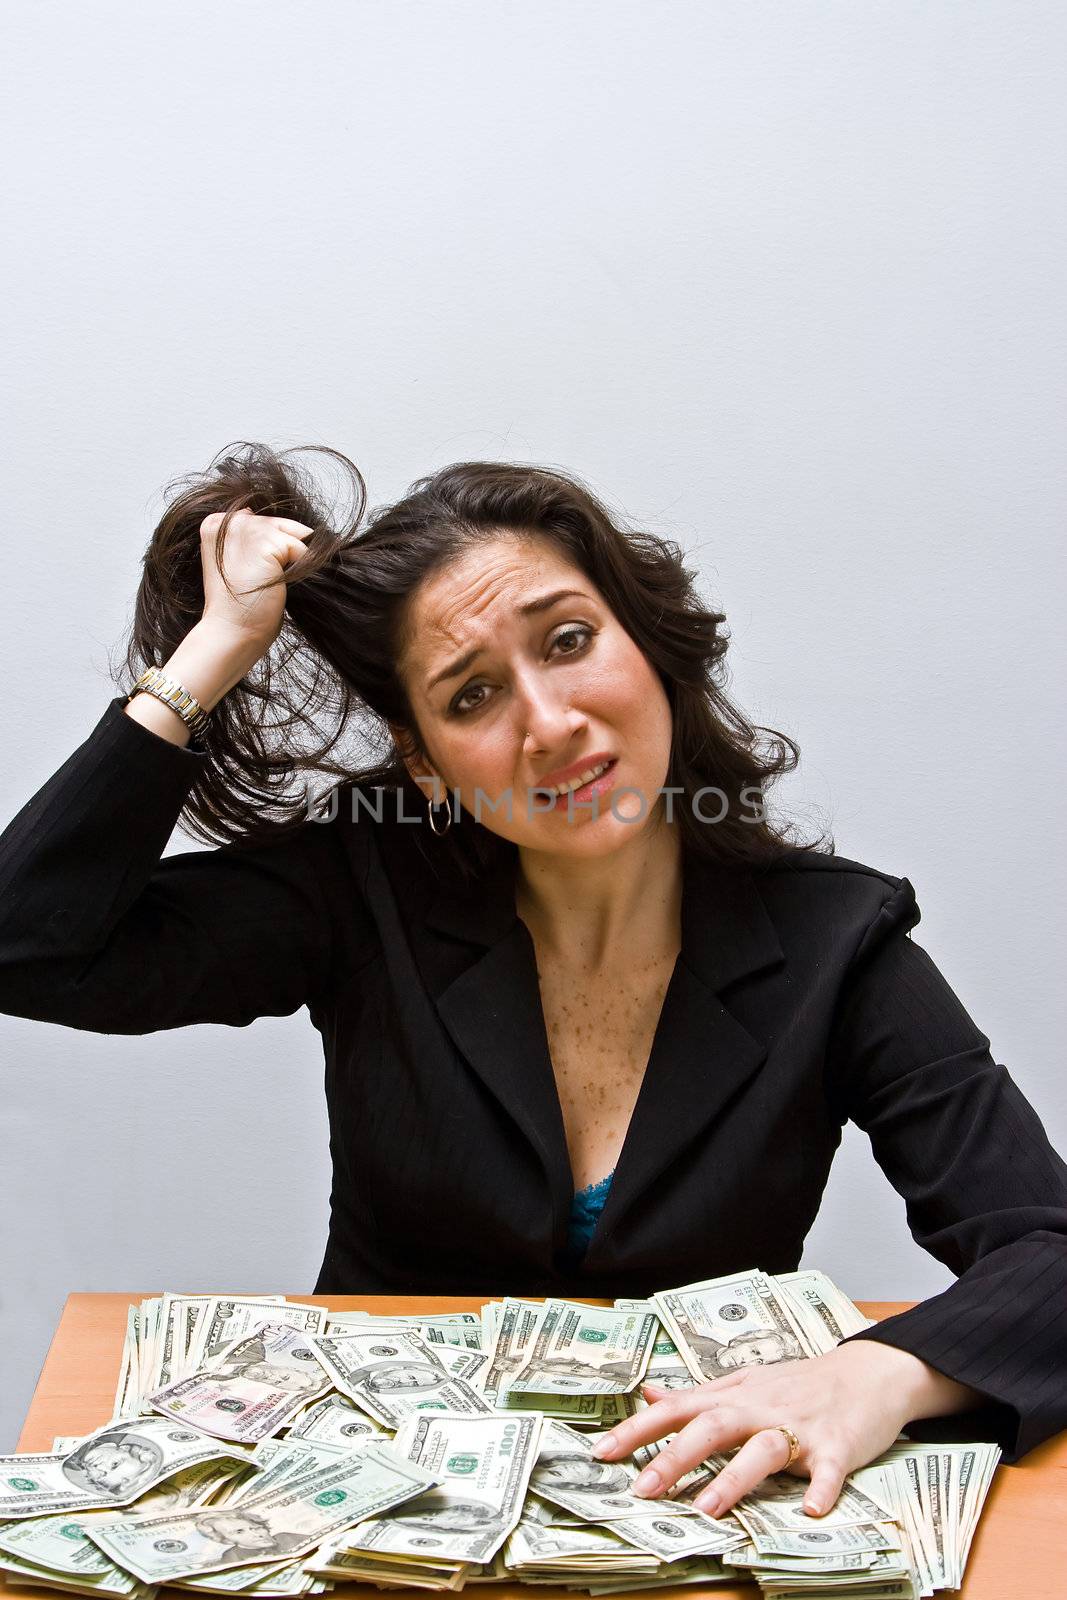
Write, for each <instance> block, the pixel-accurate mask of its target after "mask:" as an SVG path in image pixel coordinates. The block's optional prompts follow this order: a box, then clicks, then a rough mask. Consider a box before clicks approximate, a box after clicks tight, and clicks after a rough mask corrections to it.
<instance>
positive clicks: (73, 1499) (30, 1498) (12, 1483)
mask: <svg viewBox="0 0 1067 1600" xmlns="http://www.w3.org/2000/svg"><path fill="white" fill-rule="evenodd" d="M227 1458H229V1459H236V1460H237V1461H238V1462H240V1463H242V1464H243V1463H244V1462H245V1461H246V1460H247V1457H246V1455H245V1453H244V1452H243V1451H240V1450H238V1449H236V1448H235V1447H234V1446H232V1445H231V1446H225V1445H222V1444H220V1443H219V1442H218V1441H217V1440H215V1439H208V1438H205V1437H204V1435H203V1433H200V1432H197V1431H195V1430H194V1429H192V1428H187V1427H178V1426H176V1425H175V1424H174V1423H173V1422H172V1421H168V1420H166V1419H164V1418H162V1417H139V1418H135V1419H131V1420H130V1421H128V1422H121V1423H118V1424H115V1423H111V1422H109V1423H106V1424H105V1425H104V1427H102V1428H97V1429H96V1430H95V1432H93V1433H90V1434H87V1435H86V1436H85V1437H84V1438H83V1439H81V1440H80V1441H79V1443H78V1444H77V1445H76V1446H75V1448H74V1449H73V1450H71V1451H68V1452H65V1453H59V1452H55V1453H42V1454H37V1453H33V1454H31V1453H26V1454H20V1455H13V1456H0V1520H4V1519H7V1518H22V1517H39V1516H43V1515H46V1514H47V1513H49V1512H71V1511H87V1510H91V1509H93V1508H96V1507H104V1506H126V1505H128V1504H129V1503H130V1501H131V1500H136V1499H137V1497H138V1496H139V1495H142V1494H144V1493H145V1491H146V1490H147V1489H151V1488H153V1487H154V1486H155V1485H156V1484H157V1483H159V1482H161V1481H162V1479H164V1478H169V1477H171V1476H172V1475H173V1474H174V1473H177V1472H181V1471H183V1470H184V1469H186V1468H188V1467H192V1466H195V1465H196V1464H197V1463H199V1462H202V1461H219V1460H225V1459H227Z"/></svg>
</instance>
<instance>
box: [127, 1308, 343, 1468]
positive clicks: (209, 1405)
mask: <svg viewBox="0 0 1067 1600" xmlns="http://www.w3.org/2000/svg"><path fill="white" fill-rule="evenodd" d="M308 1337H309V1336H308V1335H307V1334H305V1333H304V1332H302V1331H301V1330H300V1329H298V1328H294V1327H291V1326H287V1325H286V1324H284V1323H272V1322H264V1323H261V1324H260V1325H259V1326H258V1327H257V1328H256V1329H255V1331H254V1332H252V1333H249V1334H247V1335H246V1336H245V1337H244V1338H242V1339H237V1340H235V1341H234V1343H233V1344H232V1345H229V1346H228V1347H227V1348H226V1349H224V1350H223V1351H222V1352H221V1354H220V1355H219V1356H218V1357H216V1359H215V1360H214V1361H213V1362H212V1363H211V1365H210V1366H207V1367H203V1368H201V1370H200V1371H199V1372H195V1373H193V1374H192V1376H191V1377H188V1378H181V1379H179V1381H178V1382H177V1383H172V1384H170V1385H169V1387H167V1388H165V1389H160V1390H158V1391H157V1392H156V1393H155V1394H152V1395H149V1397H148V1399H149V1402H150V1404H151V1406H152V1409H153V1410H154V1411H160V1412H162V1413H163V1415H164V1416H167V1417H174V1418H176V1419H177V1420H179V1421H182V1422H188V1423H190V1424H191V1425H192V1426H193V1427H195V1428H200V1429H201V1430H202V1431H203V1432H204V1433H213V1434H217V1435H218V1436H219V1437H220V1438H222V1439H236V1440H238V1441H239V1442H240V1443H242V1444H252V1443H255V1441H256V1440H258V1439H265V1438H267V1437H268V1436H269V1435H270V1434H272V1433H277V1431H278V1429H279V1428H282V1427H284V1426H285V1424H286V1422H287V1421H288V1420H289V1418H290V1417H291V1416H292V1415H293V1413H294V1412H295V1411H298V1410H299V1409H300V1407H301V1406H303V1405H306V1404H307V1402H308V1401H309V1400H313V1399H315V1398H316V1397H317V1396H318V1395H320V1394H324V1393H325V1391H326V1390H327V1389H328V1388H329V1387H330V1375H329V1374H328V1373H327V1372H326V1371H325V1369H324V1368H323V1366H322V1364H321V1363H320V1361H319V1360H318V1357H317V1355H316V1353H315V1351H314V1349H313V1348H312V1347H311V1345H310V1344H309V1342H308Z"/></svg>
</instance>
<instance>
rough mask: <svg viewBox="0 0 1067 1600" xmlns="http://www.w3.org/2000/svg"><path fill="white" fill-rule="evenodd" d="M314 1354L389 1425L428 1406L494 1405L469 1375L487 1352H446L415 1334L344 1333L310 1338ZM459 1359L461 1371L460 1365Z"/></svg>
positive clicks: (476, 1409) (480, 1410) (482, 1410)
mask: <svg viewBox="0 0 1067 1600" xmlns="http://www.w3.org/2000/svg"><path fill="white" fill-rule="evenodd" d="M311 1343H312V1345H313V1346H314V1350H315V1354H316V1355H317V1356H318V1359H319V1361H320V1362H321V1363H322V1365H323V1367H324V1368H325V1369H326V1371H327V1372H328V1373H329V1374H330V1377H331V1378H332V1379H333V1381H334V1383H335V1384H336V1385H337V1387H338V1389H340V1390H341V1392H342V1394H346V1395H348V1397H349V1399H351V1400H354V1401H355V1402H356V1404H357V1405H358V1406H360V1407H361V1408H362V1409H363V1410H365V1411H368V1412H369V1413H370V1415H371V1416H372V1417H376V1418H377V1419H378V1421H379V1422H381V1423H384V1425H385V1426H386V1427H387V1428H393V1429H396V1428H399V1427H400V1425H401V1423H402V1422H403V1421H404V1419H405V1417H408V1416H410V1415H411V1414H412V1412H415V1411H418V1410H420V1409H424V1408H426V1407H435V1408H436V1409H438V1410H441V1409H442V1408H443V1409H445V1410H447V1411H463V1412H468V1413H472V1414H478V1415H485V1414H486V1413H491V1412H492V1410H493V1407H492V1406H491V1405H490V1403H489V1401H488V1400H487V1399H486V1398H485V1397H484V1395H482V1394H481V1393H480V1392H479V1391H478V1390H477V1389H475V1388H474V1387H473V1386H472V1385H471V1384H470V1383H468V1382H467V1381H466V1380H465V1378H464V1376H463V1371H464V1365H463V1364H464V1363H465V1364H466V1367H467V1370H470V1371H471V1372H473V1373H477V1372H478V1371H479V1370H480V1369H481V1368H482V1366H483V1365H484V1363H485V1356H484V1354H483V1352H481V1351H478V1350H466V1351H460V1350H454V1351H449V1352H448V1358H449V1359H448V1361H447V1364H446V1361H445V1360H444V1359H443V1356H444V1354H445V1352H443V1351H441V1350H439V1349H438V1348H437V1347H435V1346H432V1345H428V1344H425V1343H424V1342H423V1340H421V1339H419V1338H417V1337H416V1335H415V1334H411V1333H405V1334H389V1335H388V1336H386V1335H382V1334H379V1333H339V1334H322V1335H320V1336H319V1337H317V1338H313V1339H312V1340H311ZM457 1358H458V1362H459V1364H460V1371H459V1373H458V1374H457V1373H456V1371H455V1367H456V1365H457Z"/></svg>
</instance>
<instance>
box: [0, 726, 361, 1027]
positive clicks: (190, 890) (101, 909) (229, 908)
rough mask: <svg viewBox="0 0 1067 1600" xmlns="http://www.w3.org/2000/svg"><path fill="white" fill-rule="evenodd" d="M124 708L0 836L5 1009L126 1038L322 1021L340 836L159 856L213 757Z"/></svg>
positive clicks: (307, 828)
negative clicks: (303, 1018) (264, 1019)
mask: <svg viewBox="0 0 1067 1600" xmlns="http://www.w3.org/2000/svg"><path fill="white" fill-rule="evenodd" d="M126 700H127V697H126V696H125V695H120V696H117V697H116V698H115V699H113V700H112V701H111V702H110V703H109V705H108V707H107V710H106V711H105V712H104V714H103V716H102V717H101V718H100V720H99V722H98V723H97V724H96V727H95V728H94V729H93V731H92V732H91V733H90V735H89V737H88V738H87V739H86V740H85V742H84V743H83V744H81V745H79V746H78V748H77V749H76V750H75V751H74V752H73V754H72V755H71V756H69V757H68V759H67V760H66V761H65V762H64V763H63V765H62V766H61V767H60V768H59V770H58V771H57V772H56V773H54V774H53V776H52V777H51V778H49V779H48V781H47V782H46V783H45V784H44V785H43V787H42V788H41V789H39V790H38V792H37V793H36V794H35V795H34V796H33V798H32V799H31V800H29V801H28V802H27V803H26V805H24V806H23V807H22V809H21V811H19V812H18V813H17V814H16V816H15V817H14V818H13V819H12V820H11V822H10V823H9V824H8V826H7V828H6V829H5V830H4V832H3V834H2V835H0V1011H2V1012H6V1013H8V1014H10V1015H12V1016H20V1017H32V1018H36V1019H37V1020H39V1021H42V1022H53V1023H58V1024H61V1025H62V1026H64V1027H68V1028H81V1029H86V1030H88V1031H91V1032H94V1033H121V1034H143V1033H154V1032H157V1031H158V1030H160V1029H163V1028H181V1027H187V1026H189V1025H190V1024H192V1023H203V1022H218V1023H225V1024H228V1025H230V1026H232V1027H245V1026H247V1024H248V1023H250V1022H252V1021H253V1019H254V1018H256V1017H259V1016H288V1015H290V1014H291V1013H293V1012H294V1011H296V1010H298V1009H299V1008H300V1007H301V1006H302V1005H305V1004H306V1005H308V1006H309V1008H312V1015H313V1016H314V1008H315V1007H316V1006H317V1005H319V1004H322V1003H324V1000H325V996H326V994H327V992H328V991H329V988H330V985H331V983H332V980H333V971H334V963H335V957H336V942H337V940H336V932H335V930H336V917H335V915H334V912H333V910H332V909H331V900H332V899H335V898H336V894H335V895H334V896H331V894H330V893H329V886H330V884H331V882H333V883H336V880H337V877H338V873H339V870H340V868H339V864H338V861H337V855H338V854H339V852H336V851H335V850H334V848H333V837H332V836H333V835H334V833H335V830H334V829H333V828H330V827H327V826H324V825H322V824H320V823H316V822H312V821H306V822H304V823H303V824H302V825H301V827H300V828H299V829H297V830H294V831H293V832H292V833H290V834H288V835H287V836H286V837H285V838H283V839H279V840H278V841H275V842H271V843H268V844H265V845H261V846H257V847H254V848H253V847H246V846H241V845H223V846H220V847H218V848H216V849H211V850H200V851H187V852H185V853H182V854H176V855H172V856H169V857H167V858H166V859H165V860H162V859H160V858H161V856H162V852H163V850H164V848H165V847H166V844H167V841H168V839H169V838H170V835H171V833H172V831H173V828H174V825H175V823H176V822H177V820H178V818H179V816H180V814H181V811H182V809H183V807H184V805H185V801H186V799H187V797H188V794H189V791H190V789H191V788H192V785H193V783H194V782H195V781H196V778H197V774H198V773H199V772H201V771H202V769H203V765H204V763H205V762H206V761H207V760H208V759H209V757H208V756H207V755H206V754H204V753H201V752H198V751H194V750H190V749H189V748H188V747H185V746H181V745H176V744H172V743H171V742H170V741H169V740H167V739H164V738H163V737H162V736H161V735H159V734H157V733H154V732H152V730H151V729H149V728H146V727H144V726H143V725H142V724H141V723H139V722H135V721H134V719H133V718H132V717H129V716H126V714H125V713H124V711H123V709H122V708H123V706H124V705H125V704H126ZM324 836H329V837H324ZM351 898H352V899H355V896H352V897H351ZM354 914H355V912H353V915H354Z"/></svg>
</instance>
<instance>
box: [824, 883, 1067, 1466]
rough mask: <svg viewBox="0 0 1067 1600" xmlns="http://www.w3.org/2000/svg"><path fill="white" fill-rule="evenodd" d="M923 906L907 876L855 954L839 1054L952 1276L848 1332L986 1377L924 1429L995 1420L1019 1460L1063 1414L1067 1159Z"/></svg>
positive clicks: (979, 1428) (892, 1175) (915, 1229)
mask: <svg viewBox="0 0 1067 1600" xmlns="http://www.w3.org/2000/svg"><path fill="white" fill-rule="evenodd" d="M920 915H921V913H920V911H919V907H918V905H917V903H916V900H915V892H914V889H913V888H912V885H911V884H910V883H909V881H908V880H907V878H903V879H900V880H899V886H898V887H897V888H896V889H895V890H893V891H892V892H891V893H890V895H889V896H888V898H887V899H886V900H885V901H884V902H883V904H882V906H881V909H880V910H879V912H878V914H877V916H876V917H875V919H874V921H873V923H872V924H871V925H870V926H869V927H868V929H867V931H866V934H865V935H864V937H863V939H862V941H861V943H860V946H859V948H858V950H857V952H856V955H855V957H854V958H853V961H852V963H851V965H850V968H849V972H848V975H847V977H846V980H845V984H844V987H843V990H842V995H841V1004H840V1007H839V1010H838V1013H837V1020H836V1022H835V1026H834V1030H833V1038H832V1041H831V1048H830V1051H829V1057H828V1066H829V1072H830V1083H831V1086H832V1093H833V1095H834V1096H836V1097H837V1101H838V1109H839V1112H840V1113H841V1115H842V1120H843V1119H844V1117H850V1118H851V1119H852V1120H853V1121H854V1122H856V1123H857V1124H858V1125H859V1126H860V1127H861V1128H863V1129H864V1130H865V1131H866V1133H867V1134H868V1135H869V1137H870V1140H871V1145H872V1148H873V1151H874V1155H875V1157H876V1159H877V1161H878V1164H879V1165H880V1167H881V1168H882V1170H883V1171H884V1172H885V1174H886V1176H887V1177H888V1178H889V1180H890V1182H891V1183H892V1184H893V1186H894V1188H896V1189H897V1190H898V1192H899V1193H900V1194H901V1195H902V1196H903V1197H904V1200H905V1203H906V1207H907V1217H908V1224H909V1226H910V1228H911V1231H912V1234H913V1235H914V1237H915V1239H916V1241H917V1243H919V1244H920V1245H922V1247H923V1248H924V1249H925V1250H928V1251H929V1252H930V1253H931V1255H933V1256H936V1257H937V1259H938V1260H939V1261H942V1262H944V1264H945V1265H946V1266H947V1267H949V1268H950V1269H951V1271H952V1272H954V1273H955V1274H956V1278H957V1281H956V1282H955V1283H954V1284H953V1285H951V1287H950V1288H948V1289H946V1290H944V1292H943V1293H941V1294H938V1295H934V1296H933V1297H932V1298H930V1299H928V1300H925V1301H922V1302H920V1304H918V1305H917V1306H915V1307H914V1308H913V1309H911V1310H909V1311H905V1312H902V1313H900V1314H899V1315H897V1316H892V1317H889V1318H888V1319H887V1320H885V1321H883V1322H879V1323H878V1324H877V1325H876V1326H875V1327H872V1328H869V1329H866V1330H864V1332H862V1333H858V1334H854V1335H852V1337H853V1338H857V1339H864V1338H866V1339H874V1340H877V1341H879V1342H881V1343H884V1344H891V1345H895V1346H896V1347H897V1348H899V1349H901V1350H909V1351H911V1352H912V1354H914V1355H916V1356H918V1357H920V1358H921V1359H922V1360H923V1361H926V1362H927V1363H928V1364H929V1365H930V1366H932V1367H935V1368H936V1369H937V1370H938V1371H939V1372H942V1373H944V1374H945V1375H946V1376H948V1377H950V1378H954V1379H955V1380H956V1381H957V1382H959V1383H964V1384H967V1385H968V1386H969V1387H971V1388H973V1389H975V1390H977V1391H978V1392H979V1393H980V1394H982V1395H983V1397H984V1403H983V1405H982V1407H981V1408H980V1410H978V1411H974V1412H971V1413H968V1414H967V1418H966V1419H965V1418H963V1417H961V1416H954V1417H949V1418H945V1419H931V1421H930V1422H928V1423H924V1424H922V1431H924V1432H928V1433H930V1432H932V1434H933V1435H934V1436H937V1435H939V1434H940V1436H942V1437H944V1438H956V1439H959V1438H962V1437H965V1434H964V1433H963V1432H962V1431H961V1428H963V1427H966V1426H968V1425H969V1426H970V1428H971V1429H972V1437H976V1438H977V1437H985V1438H989V1437H990V1432H991V1430H992V1436H993V1439H994V1441H995V1442H997V1443H999V1444H1000V1445H1001V1447H1002V1449H1003V1451H1004V1455H1005V1459H1006V1460H1009V1461H1011V1460H1015V1459H1017V1457H1018V1456H1020V1455H1022V1454H1023V1453H1024V1452H1026V1451H1027V1450H1030V1449H1032V1448H1033V1446H1034V1445H1036V1444H1039V1443H1040V1442H1041V1441H1042V1440H1043V1439H1046V1438H1048V1437H1049V1436H1050V1435H1052V1434H1054V1433H1056V1432H1058V1431H1059V1430H1060V1429H1061V1428H1064V1427H1067V1166H1065V1165H1064V1162H1063V1161H1062V1160H1061V1159H1060V1157H1059V1156H1058V1155H1057V1154H1056V1152H1055V1151H1054V1150H1053V1149H1052V1147H1051V1145H1050V1143H1049V1140H1048V1137H1047V1135H1046V1133H1045V1130H1044V1128H1043V1127H1042V1125H1041V1122H1040V1120H1039V1118H1038V1116H1037V1113H1036V1112H1035V1111H1034V1109H1033V1107H1032V1106H1031V1105H1030V1104H1029V1103H1028V1101H1027V1100H1026V1098H1025V1096H1024V1095H1023V1094H1022V1093H1021V1092H1020V1090H1019V1088H1018V1086H1017V1085H1016V1084H1015V1082H1014V1081H1013V1080H1012V1078H1011V1075H1010V1074H1009V1072H1008V1070H1007V1068H1006V1067H1004V1066H1002V1065H1000V1064H999V1063H998V1062H996V1061H994V1059H993V1057H992V1055H991V1054H990V1044H989V1040H988V1038H987V1037H986V1036H985V1034H983V1033H982V1032H981V1031H980V1029H979V1028H978V1027H977V1026H976V1025H975V1023H974V1022H973V1021H972V1020H971V1017H970V1016H969V1015H968V1013H967V1011H966V1010H965V1009H964V1007H963V1005H962V1004H961V1002H960V1000H959V999H958V998H957V996H956V995H955V994H954V993H953V991H952V989H951V988H950V987H949V984H948V983H947V981H946V980H945V978H944V977H943V976H942V974H941V972H940V971H939V970H938V968H937V967H936V966H935V964H934V962H933V961H932V960H931V958H930V956H929V955H928V954H927V952H926V951H925V950H924V949H923V948H922V946H921V945H918V944H915V943H914V942H913V940H912V939H911V937H910V929H911V928H913V927H914V925H915V924H916V923H917V922H918V921H919V919H920ZM941 1423H943V1424H944V1426H943V1427H941V1426H939V1425H940V1424H941ZM909 1431H915V1430H909Z"/></svg>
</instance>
